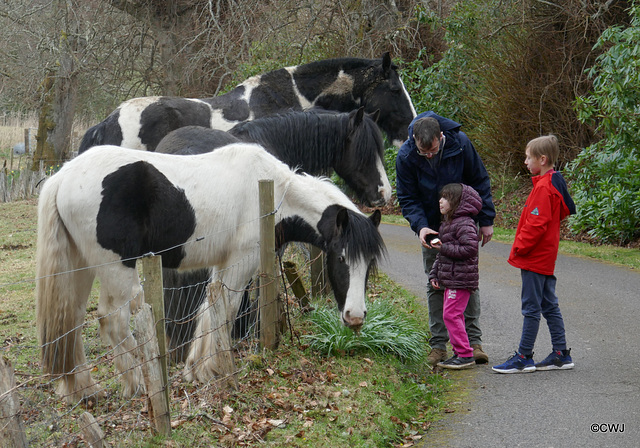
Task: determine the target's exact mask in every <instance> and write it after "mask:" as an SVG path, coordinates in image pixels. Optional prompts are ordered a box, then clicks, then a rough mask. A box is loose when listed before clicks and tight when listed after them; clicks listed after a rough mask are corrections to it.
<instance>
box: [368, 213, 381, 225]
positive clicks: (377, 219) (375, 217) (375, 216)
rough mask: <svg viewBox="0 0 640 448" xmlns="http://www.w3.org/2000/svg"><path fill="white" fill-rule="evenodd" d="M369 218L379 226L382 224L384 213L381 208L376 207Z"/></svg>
mask: <svg viewBox="0 0 640 448" xmlns="http://www.w3.org/2000/svg"><path fill="white" fill-rule="evenodd" d="M369 219H370V220H371V222H372V223H373V225H374V226H376V227H378V226H379V225H380V220H381V219H382V213H381V212H380V210H379V209H375V211H374V212H373V213H372V214H371V216H369Z"/></svg>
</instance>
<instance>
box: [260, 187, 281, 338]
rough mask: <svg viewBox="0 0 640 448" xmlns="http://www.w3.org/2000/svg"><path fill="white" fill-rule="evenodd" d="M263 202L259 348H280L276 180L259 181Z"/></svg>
mask: <svg viewBox="0 0 640 448" xmlns="http://www.w3.org/2000/svg"><path fill="white" fill-rule="evenodd" d="M258 187H259V192H260V196H259V200H260V217H261V218H260V273H261V275H260V302H259V305H260V345H261V346H262V347H263V348H269V349H274V348H276V346H277V345H278V308H279V307H278V301H277V297H278V295H277V283H276V249H275V247H276V231H275V216H274V214H273V212H274V199H273V198H274V191H273V180H271V179H263V180H260V181H258Z"/></svg>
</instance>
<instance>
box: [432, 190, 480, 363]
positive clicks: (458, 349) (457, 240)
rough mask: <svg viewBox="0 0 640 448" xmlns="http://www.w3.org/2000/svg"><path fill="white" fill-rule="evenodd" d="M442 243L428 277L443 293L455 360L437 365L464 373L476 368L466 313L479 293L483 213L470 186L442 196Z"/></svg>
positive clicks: (433, 244)
mask: <svg viewBox="0 0 640 448" xmlns="http://www.w3.org/2000/svg"><path fill="white" fill-rule="evenodd" d="M439 204H440V213H442V216H443V219H442V224H441V225H440V229H439V232H438V233H439V237H440V241H436V240H434V241H432V243H431V245H432V247H434V248H436V249H438V251H439V252H438V255H437V256H436V261H435V262H434V264H433V267H432V268H431V272H430V273H429V281H430V282H431V285H432V286H433V287H434V288H445V290H444V308H443V311H442V313H443V317H444V324H445V326H446V327H447V331H448V332H449V340H450V341H451V346H452V347H453V354H454V355H453V357H451V358H449V359H447V360H446V361H442V362H439V363H438V366H439V367H443V368H445V369H465V368H470V367H472V366H473V365H474V364H475V361H474V358H473V349H472V348H471V346H470V345H469V337H468V335H467V332H466V330H465V321H464V310H465V309H466V308H467V304H468V303H469V296H470V295H471V292H472V291H473V290H475V289H478V278H479V276H478V226H477V224H476V223H475V221H474V220H473V217H474V216H475V215H477V214H478V212H480V209H481V208H482V200H481V199H480V195H478V193H477V192H476V191H475V190H474V189H473V188H471V187H470V186H468V185H464V184H458V183H455V184H447V185H445V186H444V187H443V188H442V191H441V192H440V202H439Z"/></svg>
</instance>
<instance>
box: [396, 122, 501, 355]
mask: <svg viewBox="0 0 640 448" xmlns="http://www.w3.org/2000/svg"><path fill="white" fill-rule="evenodd" d="M460 127H461V125H460V124H459V123H456V122H455V121H453V120H450V119H448V118H444V117H441V116H439V115H437V114H435V113H434V112H433V111H429V112H424V113H422V114H420V115H418V116H417V117H416V118H415V119H414V120H413V121H412V122H411V124H410V125H409V139H408V140H407V141H406V142H404V144H403V145H402V147H401V148H400V150H399V151H398V157H397V158H396V176H397V177H396V186H397V197H398V201H399V203H400V206H401V207H402V215H403V216H404V217H405V219H406V220H407V221H409V224H410V225H411V229H412V230H413V231H414V232H416V234H417V235H418V237H419V239H420V243H421V244H422V259H423V264H424V271H425V273H426V274H427V276H428V275H429V272H430V270H431V266H432V265H433V262H434V261H435V258H436V255H437V253H438V251H437V250H436V249H434V248H432V247H431V245H430V244H429V241H430V239H431V237H433V236H435V234H437V232H438V228H439V226H440V220H441V215H440V210H439V206H438V199H439V192H440V189H441V188H442V187H444V186H445V185H446V184H448V183H452V182H460V183H463V184H466V185H469V186H471V187H473V188H474V189H475V190H476V191H477V192H478V194H479V195H480V197H481V198H482V210H481V211H480V213H479V214H478V216H477V219H478V224H479V226H480V232H479V235H480V240H481V241H482V245H483V246H484V245H485V244H486V243H488V242H489V241H490V240H491V237H492V236H493V220H494V218H495V215H496V212H495V208H494V206H493V200H492V198H491V183H490V180H489V175H488V174H487V170H486V169H485V167H484V164H483V163H482V160H480V156H479V155H478V153H477V151H476V150H475V148H474V147H473V144H472V143H471V141H470V140H469V138H468V137H467V136H466V134H465V133H464V132H462V131H461V130H460ZM429 235H430V236H431V237H430V236H429ZM443 301H444V297H443V290H442V289H435V288H433V287H432V286H431V285H430V284H428V285H427V303H428V306H429V329H430V331H431V339H430V340H429V344H430V345H431V353H430V354H429V357H428V362H429V363H430V364H431V365H433V366H435V365H436V364H437V363H438V362H440V361H444V360H445V359H446V358H447V351H446V344H447V341H448V340H449V336H448V334H447V329H446V327H445V325H444V320H443V317H442V307H443ZM479 318H480V296H479V294H478V290H475V291H474V292H473V293H472V294H471V297H470V298H469V305H468V306H467V309H466V311H465V322H466V325H465V326H466V330H467V334H468V335H469V343H470V344H471V348H473V357H474V359H475V361H476V363H478V364H484V363H487V362H488V361H489V357H488V356H487V354H486V353H485V352H484V351H483V350H482V332H481V330H480V326H479Z"/></svg>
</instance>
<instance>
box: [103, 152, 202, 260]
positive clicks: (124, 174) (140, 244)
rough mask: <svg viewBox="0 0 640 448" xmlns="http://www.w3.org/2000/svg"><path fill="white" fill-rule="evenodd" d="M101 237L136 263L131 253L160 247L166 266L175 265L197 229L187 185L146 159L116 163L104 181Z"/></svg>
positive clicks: (111, 248) (105, 245) (117, 251)
mask: <svg viewBox="0 0 640 448" xmlns="http://www.w3.org/2000/svg"><path fill="white" fill-rule="evenodd" d="M96 220H97V240H98V243H99V244H100V245H101V246H102V247H104V248H105V249H108V250H111V251H113V252H115V253H117V254H118V255H120V257H121V258H122V259H123V260H125V261H123V264H124V265H125V266H127V267H129V268H134V267H135V262H136V261H135V260H131V258H133V257H139V256H141V255H144V254H147V253H149V252H154V253H158V252H161V251H164V250H166V249H169V248H173V249H170V250H167V251H166V252H162V265H163V266H164V267H168V268H177V267H179V266H180V262H181V261H182V259H183V258H184V250H183V248H182V246H179V247H174V246H178V245H181V244H183V243H185V242H186V241H187V240H188V239H189V238H190V237H191V236H192V235H193V232H194V231H195V227H196V217H195V212H194V210H193V207H192V206H191V204H190V203H189V201H188V200H187V197H186V196H185V194H184V190H182V189H180V188H177V187H175V186H174V185H173V184H172V183H171V182H170V181H169V180H168V179H167V178H166V177H165V175H164V174H162V173H161V172H160V171H158V169H157V168H155V167H154V166H153V165H151V164H149V163H148V162H143V161H140V162H134V163H131V164H129V165H124V166H122V167H120V168H118V169H117V170H116V171H114V172H113V173H111V174H109V175H108V176H106V177H105V178H104V179H103V181H102V201H101V202H100V208H99V210H98V216H97V217H96Z"/></svg>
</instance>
